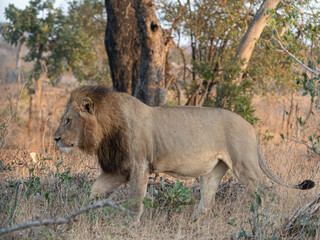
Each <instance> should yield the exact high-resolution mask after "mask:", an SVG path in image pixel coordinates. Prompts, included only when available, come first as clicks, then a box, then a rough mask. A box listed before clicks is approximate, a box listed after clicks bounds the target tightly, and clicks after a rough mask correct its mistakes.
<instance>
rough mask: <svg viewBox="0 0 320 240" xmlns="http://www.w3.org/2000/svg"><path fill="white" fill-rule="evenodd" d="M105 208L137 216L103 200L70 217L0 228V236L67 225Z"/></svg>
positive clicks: (107, 200)
mask: <svg viewBox="0 0 320 240" xmlns="http://www.w3.org/2000/svg"><path fill="white" fill-rule="evenodd" d="M105 206H110V207H112V208H115V209H118V210H120V211H122V212H124V213H125V214H130V215H137V213H135V212H132V211H129V210H127V209H125V208H123V207H121V206H117V205H116V204H114V203H112V202H111V201H110V200H109V199H106V200H103V201H100V202H96V203H93V204H90V205H87V206H85V207H84V208H82V209H80V210H78V211H75V212H73V213H71V214H70V215H68V216H65V217H62V218H58V219H44V220H37V221H33V222H27V223H22V224H18V225H15V226H13V227H9V228H1V229H0V236H1V235H4V234H7V233H10V232H15V231H18V230H22V229H27V228H32V227H38V226H42V225H44V226H48V225H60V224H65V223H69V222H70V221H71V220H72V219H73V218H75V217H76V216H78V215H80V214H82V213H84V212H86V211H88V210H93V209H96V208H103V207H105Z"/></svg>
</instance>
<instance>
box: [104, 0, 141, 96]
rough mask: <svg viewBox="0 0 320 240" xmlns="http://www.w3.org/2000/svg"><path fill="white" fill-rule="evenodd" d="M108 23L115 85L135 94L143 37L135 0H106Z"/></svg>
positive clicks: (111, 64) (109, 46)
mask: <svg viewBox="0 0 320 240" xmlns="http://www.w3.org/2000/svg"><path fill="white" fill-rule="evenodd" d="M105 5H106V9H107V17H108V19H107V20H108V23H107V28H106V36H105V46H106V51H107V53H108V58H109V64H110V70H111V77H112V83H113V87H114V89H115V90H116V91H120V92H126V93H128V94H131V95H133V94H134V92H135V88H136V83H137V80H138V73H139V68H140V39H139V33H138V28H137V19H136V15H135V9H134V0H121V1H119V0H105Z"/></svg>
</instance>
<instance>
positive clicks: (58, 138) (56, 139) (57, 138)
mask: <svg viewBox="0 0 320 240" xmlns="http://www.w3.org/2000/svg"><path fill="white" fill-rule="evenodd" d="M53 139H54V140H55V141H56V142H58V141H59V140H60V139H61V137H53Z"/></svg>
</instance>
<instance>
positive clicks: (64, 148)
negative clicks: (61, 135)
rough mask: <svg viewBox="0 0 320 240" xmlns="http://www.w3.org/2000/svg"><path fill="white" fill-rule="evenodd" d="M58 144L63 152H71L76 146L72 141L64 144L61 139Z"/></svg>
mask: <svg viewBox="0 0 320 240" xmlns="http://www.w3.org/2000/svg"><path fill="white" fill-rule="evenodd" d="M58 146H59V148H60V149H61V151H63V152H69V151H70V150H71V149H72V147H73V146H74V144H73V143H71V144H62V143H61V142H60V141H59V142H58Z"/></svg>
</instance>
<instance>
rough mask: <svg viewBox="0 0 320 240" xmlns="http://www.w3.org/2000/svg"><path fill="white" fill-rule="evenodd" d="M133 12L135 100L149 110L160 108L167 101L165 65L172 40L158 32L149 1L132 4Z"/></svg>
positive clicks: (163, 31) (155, 18)
mask: <svg viewBox="0 0 320 240" xmlns="http://www.w3.org/2000/svg"><path fill="white" fill-rule="evenodd" d="M135 9H136V17H137V20H138V29H139V34H140V45H141V59H140V71H139V78H138V83H137V87H136V91H135V96H136V97H137V98H139V99H140V100H142V102H144V103H146V104H147V105H149V106H160V105H163V104H164V103H165V102H166V101H167V92H166V90H165V63H166V56H167V52H168V51H169V48H170V47H171V46H172V45H173V40H172V38H171V36H168V35H169V34H168V33H169V31H166V30H164V29H162V28H161V26H160V23H159V21H158V18H157V16H156V12H155V4H154V1H153V0H148V1H146V0H135Z"/></svg>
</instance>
